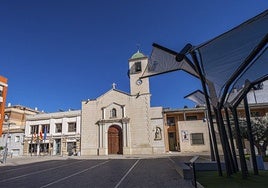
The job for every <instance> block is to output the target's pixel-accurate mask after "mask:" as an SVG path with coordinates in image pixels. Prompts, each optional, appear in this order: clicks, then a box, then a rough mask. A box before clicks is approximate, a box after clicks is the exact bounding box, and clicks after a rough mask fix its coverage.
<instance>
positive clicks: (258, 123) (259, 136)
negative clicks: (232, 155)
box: [240, 115, 268, 157]
mask: <svg viewBox="0 0 268 188" xmlns="http://www.w3.org/2000/svg"><path fill="white" fill-rule="evenodd" d="M251 127H252V134H253V142H254V145H255V146H256V147H257V149H258V154H259V155H262V156H263V157H264V156H265V155H266V148H267V146H268V116H267V115H266V116H264V117H254V118H251ZM240 130H241V133H242V137H243V138H245V139H248V138H249V137H248V133H247V122H246V120H245V118H241V119H240Z"/></svg>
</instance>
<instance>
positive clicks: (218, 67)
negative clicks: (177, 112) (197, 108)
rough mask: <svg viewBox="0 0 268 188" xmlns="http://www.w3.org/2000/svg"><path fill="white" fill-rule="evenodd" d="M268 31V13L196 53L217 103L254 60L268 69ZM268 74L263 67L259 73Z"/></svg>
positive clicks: (210, 42)
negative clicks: (267, 66)
mask: <svg viewBox="0 0 268 188" xmlns="http://www.w3.org/2000/svg"><path fill="white" fill-rule="evenodd" d="M267 31H268V10H266V11H264V12H263V13H261V14H259V15H257V16H256V17H254V18H252V19H250V20H248V21H246V22H244V23H242V24H241V25H239V26H237V27H235V28H234V29H232V30H230V31H228V32H226V33H224V34H222V35H220V36H218V37H216V38H214V39H212V40H210V41H208V42H206V43H204V44H201V45H199V46H197V47H195V48H194V49H193V50H195V51H197V52H198V54H199V61H200V65H201V68H202V71H203V74H204V76H205V78H206V80H209V81H210V84H212V85H213V86H210V85H209V84H208V86H209V87H214V89H215V91H214V92H215V95H216V97H217V99H220V98H221V97H225V96H224V94H226V91H227V90H229V88H228V87H229V85H230V84H231V83H232V82H233V81H235V79H236V78H237V77H238V76H239V75H240V73H242V72H243V70H244V69H246V68H247V66H249V65H250V64H251V63H252V60H253V61H254V59H256V58H260V59H262V60H264V61H265V62H264V63H263V65H264V64H266V65H267V52H266V50H265V52H264V53H262V52H263V51H264V49H266V48H267ZM267 70H268V69H267V68H264V67H263V66H260V67H259V68H258V69H255V72H259V71H261V72H263V71H266V72H267ZM248 76H250V75H249V74H248ZM248 79H250V77H248ZM228 84H229V85H228ZM210 93H211V92H210ZM211 97H212V96H211ZM214 105H215V103H214Z"/></svg>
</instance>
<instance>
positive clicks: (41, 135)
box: [39, 130, 43, 140]
mask: <svg viewBox="0 0 268 188" xmlns="http://www.w3.org/2000/svg"><path fill="white" fill-rule="evenodd" d="M39 135H40V136H39V140H43V133H42V130H41V131H40V134H39Z"/></svg>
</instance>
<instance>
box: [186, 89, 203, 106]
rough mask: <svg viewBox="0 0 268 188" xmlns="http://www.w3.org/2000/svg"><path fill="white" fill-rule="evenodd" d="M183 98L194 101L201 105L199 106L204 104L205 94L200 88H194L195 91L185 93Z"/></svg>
mask: <svg viewBox="0 0 268 188" xmlns="http://www.w3.org/2000/svg"><path fill="white" fill-rule="evenodd" d="M184 98H185V99H189V100H191V101H193V102H195V103H196V104H197V105H201V106H205V105H206V99H205V95H204V93H203V92H202V91H200V90H196V91H194V92H192V93H190V94H189V95H186V96H185V97H184Z"/></svg>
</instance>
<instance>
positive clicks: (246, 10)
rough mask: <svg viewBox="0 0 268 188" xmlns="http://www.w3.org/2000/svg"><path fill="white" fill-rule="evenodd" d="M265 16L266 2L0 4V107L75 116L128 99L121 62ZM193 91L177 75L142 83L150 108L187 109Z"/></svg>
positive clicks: (58, 0)
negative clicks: (87, 104) (0, 88)
mask: <svg viewBox="0 0 268 188" xmlns="http://www.w3.org/2000/svg"><path fill="white" fill-rule="evenodd" d="M267 8H268V1H267V0H257V1H256V0H236V1H233V0H224V1H220V0H202V1H199V0H135V1H130V0H128V1H127V0H113V1H107V0H1V1H0V75H2V76H4V77H6V78H8V94H7V103H11V104H12V105H23V106H26V107H29V108H35V107H37V108H38V109H39V110H43V111H45V112H56V111H59V110H68V109H75V110H78V109H81V101H83V100H86V99H95V98H97V97H99V96H100V95H102V94H104V93H105V92H107V91H108V90H110V89H111V88H112V84H113V83H116V85H117V86H116V88H117V89H118V90H121V91H124V92H127V93H129V78H128V76H127V71H128V60H129V59H130V57H131V56H132V55H133V54H134V53H136V52H137V50H138V49H139V50H140V51H141V52H142V53H143V54H145V55H146V56H150V53H151V50H152V43H158V44H160V45H162V46H165V47H167V48H169V49H172V50H174V51H180V50H181V49H182V48H183V47H184V46H185V44H187V43H191V44H192V45H199V44H201V43H203V42H206V41H208V40H210V39H212V38H214V37H216V36H218V35H220V34H222V33H224V32H226V31H228V30H230V29H232V28H233V27H235V26H237V25H239V24H240V23H242V22H244V21H246V20H248V19H250V18H252V17H254V16H256V15H257V14H259V13H261V12H263V11H264V10H266V9H267ZM200 88H201V84H200V81H199V80H197V79H196V78H193V77H192V76H190V75H188V74H186V73H184V72H182V71H175V72H172V73H167V74H162V75H158V76H153V77H151V78H150V92H151V94H152V97H151V106H162V107H165V108H183V107H184V106H188V107H194V105H195V104H194V103H193V102H192V101H190V100H188V99H184V96H186V95H188V94H189V93H191V92H194V91H195V90H197V89H200Z"/></svg>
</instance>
